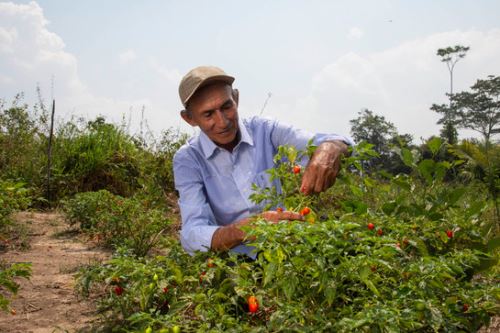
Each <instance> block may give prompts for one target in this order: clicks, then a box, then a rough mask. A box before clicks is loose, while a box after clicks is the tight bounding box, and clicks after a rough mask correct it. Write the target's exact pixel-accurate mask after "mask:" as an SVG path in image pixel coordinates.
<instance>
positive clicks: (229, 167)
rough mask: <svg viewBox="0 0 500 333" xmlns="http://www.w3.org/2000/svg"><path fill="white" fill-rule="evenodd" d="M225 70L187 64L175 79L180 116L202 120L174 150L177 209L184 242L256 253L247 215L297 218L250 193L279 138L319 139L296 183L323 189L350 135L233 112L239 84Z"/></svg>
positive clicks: (265, 181)
mask: <svg viewBox="0 0 500 333" xmlns="http://www.w3.org/2000/svg"><path fill="white" fill-rule="evenodd" d="M233 81H234V78H233V77H231V76H229V75H227V74H226V73H225V72H224V71H223V70H221V69H220V68H217V67H212V66H202V67H197V68H194V69H193V70H191V71H190V72H189V73H187V74H186V76H184V78H183V79H182V81H181V83H180V85H179V95H180V98H181V102H182V104H183V106H184V110H183V111H181V117H182V118H183V119H184V120H185V121H186V122H187V123H188V124H190V125H191V126H198V127H199V128H200V130H201V131H200V133H199V135H197V136H195V137H193V138H191V139H190V140H189V141H188V142H187V143H186V144H185V145H184V146H183V147H181V148H180V149H179V151H178V152H177V153H176V154H175V156H174V178H175V186H176V189H177V190H178V192H179V196H180V198H179V205H180V209H181V216H182V229H181V237H180V238H181V243H182V246H183V247H184V249H185V250H186V251H187V252H188V253H190V254H192V253H193V252H195V251H197V250H199V251H207V250H210V249H211V250H216V251H225V250H229V249H231V250H232V251H235V252H238V253H244V254H247V255H249V256H251V257H252V256H254V254H253V253H252V252H251V251H252V248H251V247H249V246H246V245H245V244H244V242H245V233H244V232H243V231H242V230H241V229H240V227H241V226H242V225H245V224H247V223H249V221H250V218H251V217H252V216H256V215H260V216H261V217H262V218H263V219H265V220H266V221H269V222H270V223H275V222H278V221H281V220H290V221H292V220H301V219H302V218H303V217H302V216H301V215H300V214H297V213H294V212H289V211H284V212H277V211H265V212H263V211H262V207H261V206H259V205H256V204H254V203H253V202H252V201H251V200H250V199H249V196H250V195H251V194H252V189H251V185H252V183H256V184H257V185H259V186H262V187H264V186H271V182H270V181H269V177H268V174H267V173H266V170H268V169H270V168H272V167H273V156H274V155H275V153H276V152H277V148H278V147H279V146H280V145H285V144H288V145H293V146H296V147H297V149H304V148H305V147H306V145H307V143H308V141H309V140H310V139H313V142H314V144H316V145H318V147H317V149H316V152H315V153H314V155H313V156H312V157H311V159H310V161H309V163H308V164H307V167H306V169H305V172H304V175H303V178H302V184H301V191H302V192H303V193H304V194H306V195H309V194H313V193H318V192H321V191H324V190H326V189H327V188H329V187H330V186H332V185H333V183H334V182H335V177H336V176H337V173H338V171H339V168H340V161H341V158H342V155H345V154H347V151H348V149H347V147H348V144H351V141H350V140H349V139H348V138H346V137H343V136H339V135H325V134H316V135H313V134H310V133H307V132H305V131H302V130H299V129H295V128H293V127H290V126H287V125H284V124H282V123H280V122H278V121H274V120H269V119H264V118H259V117H253V118H250V119H240V118H239V117H238V100H239V94H238V90H236V89H234V88H233V87H232V84H233Z"/></svg>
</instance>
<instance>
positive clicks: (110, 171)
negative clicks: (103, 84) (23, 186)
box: [53, 117, 141, 197]
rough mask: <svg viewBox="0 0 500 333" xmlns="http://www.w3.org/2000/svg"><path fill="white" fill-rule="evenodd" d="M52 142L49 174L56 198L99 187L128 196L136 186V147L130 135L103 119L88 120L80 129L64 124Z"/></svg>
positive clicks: (138, 155) (137, 161)
mask: <svg viewBox="0 0 500 333" xmlns="http://www.w3.org/2000/svg"><path fill="white" fill-rule="evenodd" d="M55 142H56V145H55V147H54V162H53V167H54V170H53V177H54V179H55V182H56V185H55V187H56V189H58V191H59V192H62V193H59V194H58V196H59V197H61V196H65V195H72V194H74V193H78V192H85V191H97V190H100V189H107V190H109V191H110V192H113V193H115V194H120V195H125V196H129V195H132V194H133V193H134V192H135V190H136V189H137V188H138V187H139V184H138V177H139V175H140V163H141V162H140V154H139V150H138V148H137V147H136V146H135V144H134V142H133V140H132V138H131V137H130V136H128V135H127V134H125V133H124V131H123V130H122V129H120V128H119V127H118V126H116V125H113V124H109V123H106V122H105V120H104V118H100V117H98V118H96V119H95V120H94V121H89V122H88V123H87V124H86V125H85V126H84V127H83V128H79V127H75V126H74V125H72V124H71V123H67V124H65V125H64V126H62V127H61V128H60V129H59V133H58V134H57V139H56V140H55ZM63 185H64V186H63Z"/></svg>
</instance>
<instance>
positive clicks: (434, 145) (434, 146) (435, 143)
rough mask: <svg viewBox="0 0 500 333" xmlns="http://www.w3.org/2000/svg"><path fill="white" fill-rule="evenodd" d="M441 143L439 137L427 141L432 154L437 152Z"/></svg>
mask: <svg viewBox="0 0 500 333" xmlns="http://www.w3.org/2000/svg"><path fill="white" fill-rule="evenodd" d="M442 144H443V142H442V140H441V138H439V137H433V138H432V139H430V140H429V141H427V147H429V149H430V151H431V153H432V155H436V154H437V153H438V152H439V149H440V148H441V145H442Z"/></svg>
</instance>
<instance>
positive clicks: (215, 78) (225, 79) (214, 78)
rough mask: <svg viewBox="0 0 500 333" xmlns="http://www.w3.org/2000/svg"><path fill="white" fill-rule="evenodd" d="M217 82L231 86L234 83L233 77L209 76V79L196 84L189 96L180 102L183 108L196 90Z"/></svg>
mask: <svg viewBox="0 0 500 333" xmlns="http://www.w3.org/2000/svg"><path fill="white" fill-rule="evenodd" d="M217 81H219V82H225V83H227V84H229V85H232V84H233V82H234V77H232V76H229V75H215V76H211V77H209V78H206V79H205V80H203V81H201V82H200V83H198V85H197V86H196V87H195V88H194V89H193V91H192V92H191V94H189V95H188V97H186V99H185V100H184V101H183V102H182V104H183V105H184V107H186V105H187V103H188V102H189V100H190V99H191V97H193V95H194V94H195V93H196V92H197V91H198V89H200V88H203V87H204V86H206V85H208V84H209V83H212V82H217Z"/></svg>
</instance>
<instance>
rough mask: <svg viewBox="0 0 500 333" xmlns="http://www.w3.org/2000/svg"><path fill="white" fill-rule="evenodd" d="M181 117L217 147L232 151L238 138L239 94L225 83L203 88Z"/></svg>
mask: <svg viewBox="0 0 500 333" xmlns="http://www.w3.org/2000/svg"><path fill="white" fill-rule="evenodd" d="M181 115H182V118H184V120H185V121H187V122H188V123H189V124H190V125H191V126H199V127H200V129H201V130H202V131H203V132H204V133H205V134H206V135H207V136H208V137H209V138H210V139H211V140H212V141H213V142H214V143H215V144H217V145H218V146H221V147H223V148H226V149H229V150H232V149H233V148H234V146H236V144H237V135H238V94H237V91H234V92H233V89H232V88H231V87H230V86H229V85H227V84H225V83H214V84H211V85H209V86H206V87H203V88H201V89H200V90H198V91H197V92H196V94H195V95H194V96H193V97H192V98H191V99H190V101H189V109H188V112H183V113H182V114H181Z"/></svg>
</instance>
